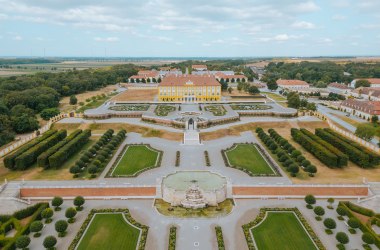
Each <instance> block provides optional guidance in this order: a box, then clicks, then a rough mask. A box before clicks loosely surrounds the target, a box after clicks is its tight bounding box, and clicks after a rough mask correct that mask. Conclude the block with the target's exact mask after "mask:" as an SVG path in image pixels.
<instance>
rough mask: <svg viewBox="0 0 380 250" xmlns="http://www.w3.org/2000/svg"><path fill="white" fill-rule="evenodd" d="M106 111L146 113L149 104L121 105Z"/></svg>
mask: <svg viewBox="0 0 380 250" xmlns="http://www.w3.org/2000/svg"><path fill="white" fill-rule="evenodd" d="M108 109H109V110H114V111H147V110H148V109H149V104H136V105H135V104H122V105H117V106H112V107H109V108H108Z"/></svg>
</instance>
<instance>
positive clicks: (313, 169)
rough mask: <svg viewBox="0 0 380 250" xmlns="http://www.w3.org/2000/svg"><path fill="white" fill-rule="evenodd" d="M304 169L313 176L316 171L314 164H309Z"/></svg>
mask: <svg viewBox="0 0 380 250" xmlns="http://www.w3.org/2000/svg"><path fill="white" fill-rule="evenodd" d="M306 171H307V172H309V174H311V176H314V174H315V173H317V167H316V166H314V165H309V166H308V167H307V168H306Z"/></svg>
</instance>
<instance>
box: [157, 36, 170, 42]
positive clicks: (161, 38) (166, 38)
mask: <svg viewBox="0 0 380 250" xmlns="http://www.w3.org/2000/svg"><path fill="white" fill-rule="evenodd" d="M156 38H157V40H159V41H164V42H169V41H172V40H173V38H171V37H166V36H158V37H156Z"/></svg>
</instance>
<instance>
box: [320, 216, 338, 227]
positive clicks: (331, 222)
mask: <svg viewBox="0 0 380 250" xmlns="http://www.w3.org/2000/svg"><path fill="white" fill-rule="evenodd" d="M323 225H325V227H326V228H328V229H335V228H336V222H335V220H334V219H332V218H326V219H325V220H324V221H323Z"/></svg>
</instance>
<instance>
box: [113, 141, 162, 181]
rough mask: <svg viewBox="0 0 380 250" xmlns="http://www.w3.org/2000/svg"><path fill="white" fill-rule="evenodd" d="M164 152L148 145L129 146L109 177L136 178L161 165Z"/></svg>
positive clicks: (121, 154) (121, 153)
mask: <svg viewBox="0 0 380 250" xmlns="http://www.w3.org/2000/svg"><path fill="white" fill-rule="evenodd" d="M162 154H163V153H162V151H159V150H157V149H154V148H152V147H150V145H146V144H135V145H133V144H127V145H125V147H124V149H123V150H122V151H121V152H120V154H119V155H118V157H117V159H116V161H115V163H114V165H113V166H112V167H111V169H110V170H109V173H108V174H107V176H108V177H136V176H138V175H139V174H140V173H142V172H144V171H147V170H149V169H152V168H156V167H159V166H160V164H161V158H162Z"/></svg>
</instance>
